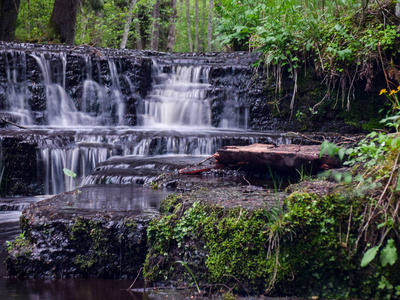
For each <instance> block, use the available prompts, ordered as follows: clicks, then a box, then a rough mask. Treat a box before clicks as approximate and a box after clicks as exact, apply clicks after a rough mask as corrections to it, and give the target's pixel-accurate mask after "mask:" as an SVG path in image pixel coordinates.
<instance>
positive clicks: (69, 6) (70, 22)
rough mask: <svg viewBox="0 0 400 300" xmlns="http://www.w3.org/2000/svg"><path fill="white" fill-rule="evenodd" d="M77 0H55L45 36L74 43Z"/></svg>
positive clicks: (66, 42) (62, 41)
mask: <svg viewBox="0 0 400 300" xmlns="http://www.w3.org/2000/svg"><path fill="white" fill-rule="evenodd" d="M78 2H79V0H55V1H54V6H53V12H52V13H51V17H50V22H49V25H48V31H47V33H46V36H45V38H47V39H49V40H56V41H59V42H60V43H65V44H67V45H74V44H75V27H76V13H77V9H78Z"/></svg>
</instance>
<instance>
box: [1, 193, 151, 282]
mask: <svg viewBox="0 0 400 300" xmlns="http://www.w3.org/2000/svg"><path fill="white" fill-rule="evenodd" d="M74 197H75V195H73V194H71V193H70V194H68V193H66V194H63V195H59V196H57V197H55V198H52V199H48V200H44V201H41V202H39V203H37V204H35V205H32V206H29V207H28V208H27V209H25V210H24V212H23V215H22V217H21V219H20V226H21V230H22V232H23V234H22V236H21V237H20V238H17V240H16V241H15V242H14V243H13V246H12V250H11V251H10V252H9V256H8V258H7V260H6V265H7V269H8V272H9V275H10V276H18V277H23V278H25V277H29V278H50V277H53V278H54V277H55V278H67V277H95V278H99V277H101V278H123V277H135V276H136V275H137V273H138V271H139V269H140V268H141V266H142V264H143V262H144V259H145V256H146V251H147V246H146V227H147V224H148V222H149V219H150V217H149V216H145V215H140V214H137V213H134V212H128V213H118V212H114V213H107V212H104V211H103V212H98V211H97V212H92V213H90V212H88V211H85V210H79V211H78V210H75V209H74V204H73V202H74Z"/></svg>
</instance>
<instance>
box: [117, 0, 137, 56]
mask: <svg viewBox="0 0 400 300" xmlns="http://www.w3.org/2000/svg"><path fill="white" fill-rule="evenodd" d="M135 4H136V0H131V4H130V5H129V10H128V16H127V17H126V22H125V26H124V33H123V35H122V41H121V45H120V46H119V47H120V48H121V49H125V48H126V43H127V42H128V36H129V28H131V23H132V17H133V8H134V7H135Z"/></svg>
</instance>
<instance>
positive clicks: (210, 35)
mask: <svg viewBox="0 0 400 300" xmlns="http://www.w3.org/2000/svg"><path fill="white" fill-rule="evenodd" d="M213 6H214V3H213V0H209V6H208V32H207V51H209V52H210V51H211V39H212V15H213Z"/></svg>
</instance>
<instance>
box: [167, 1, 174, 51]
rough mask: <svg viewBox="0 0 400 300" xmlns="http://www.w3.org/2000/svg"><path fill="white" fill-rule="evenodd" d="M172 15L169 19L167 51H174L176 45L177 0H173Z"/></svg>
mask: <svg viewBox="0 0 400 300" xmlns="http://www.w3.org/2000/svg"><path fill="white" fill-rule="evenodd" d="M171 9H172V12H171V17H170V21H169V30H168V43H167V51H172V49H173V48H174V46H175V27H176V0H171Z"/></svg>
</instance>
